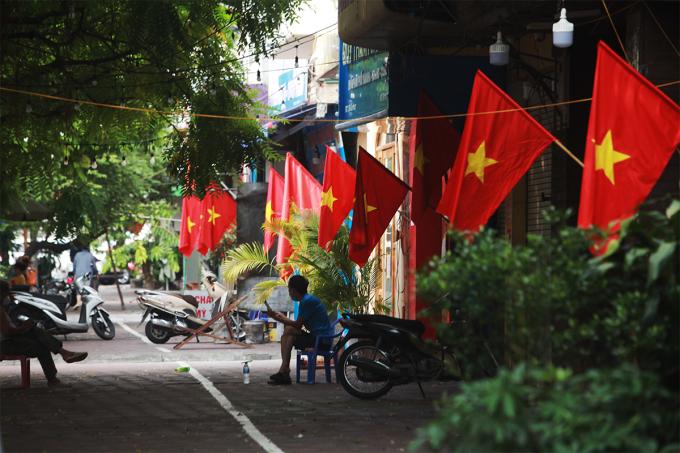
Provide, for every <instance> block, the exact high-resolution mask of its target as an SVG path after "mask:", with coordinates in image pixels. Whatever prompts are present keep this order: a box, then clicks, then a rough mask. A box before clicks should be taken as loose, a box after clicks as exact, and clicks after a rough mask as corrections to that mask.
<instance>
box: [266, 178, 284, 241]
mask: <svg viewBox="0 0 680 453" xmlns="http://www.w3.org/2000/svg"><path fill="white" fill-rule="evenodd" d="M282 210H283V176H281V175H280V174H279V173H278V172H277V171H276V170H274V168H270V169H269V186H268V187H267V205H266V207H265V209H264V220H265V221H267V222H271V221H272V220H274V219H280V218H281V211H282ZM275 236H276V233H274V232H272V231H269V230H264V250H265V252H268V251H269V249H270V248H271V247H272V245H274V238H275Z"/></svg>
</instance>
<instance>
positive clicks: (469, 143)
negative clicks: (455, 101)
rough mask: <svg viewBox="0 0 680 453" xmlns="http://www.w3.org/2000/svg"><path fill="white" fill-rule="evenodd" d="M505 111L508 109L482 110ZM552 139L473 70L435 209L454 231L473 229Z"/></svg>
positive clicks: (478, 72)
mask: <svg viewBox="0 0 680 453" xmlns="http://www.w3.org/2000/svg"><path fill="white" fill-rule="evenodd" d="M504 110H511V111H509V112H502V113H490V114H486V113H484V112H498V111H504ZM554 140H555V138H554V137H553V136H552V134H551V133H550V132H548V131H547V130H545V128H543V126H541V125H540V124H539V123H538V122H537V121H536V120H535V119H534V118H532V117H531V115H529V114H528V113H527V112H526V111H525V110H524V109H522V108H521V107H520V106H519V105H518V104H517V103H516V102H515V101H514V100H513V99H512V98H511V97H510V96H508V95H507V94H506V93H505V92H503V90H501V89H500V88H498V86H496V85H495V84H494V83H493V82H492V81H491V80H490V79H489V78H488V77H487V76H486V75H484V74H483V73H482V72H481V71H477V74H476V75H475V82H474V85H473V88H472V95H471V97H470V105H469V106H468V116H467V117H466V119H465V129H464V130H463V136H462V138H461V140H460V146H459V147H458V153H457V155H456V161H455V163H454V165H453V171H452V173H451V177H450V178H449V181H448V183H447V185H446V188H445V189H444V194H443V195H442V199H441V201H440V202H439V206H438V207H437V211H438V212H439V213H441V214H443V215H445V216H448V218H449V222H450V223H451V225H452V226H453V227H454V228H456V229H457V230H471V231H477V230H478V229H479V228H480V227H481V226H483V225H485V224H486V222H487V221H488V220H489V217H491V215H492V214H493V213H494V211H495V210H496V209H497V208H498V206H500V204H501V202H502V201H503V200H504V199H505V197H506V196H507V195H508V193H509V192H510V190H512V188H513V187H514V186H515V184H516V183H517V181H519V179H520V178H521V177H522V176H523V175H524V174H525V173H526V172H527V170H529V167H531V164H532V163H533V162H534V160H535V159H536V158H537V157H538V156H539V155H540V154H541V153H542V152H543V150H544V149H545V147H546V146H548V145H549V144H550V143H551V142H552V141H554Z"/></svg>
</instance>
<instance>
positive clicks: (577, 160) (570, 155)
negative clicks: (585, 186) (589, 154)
mask: <svg viewBox="0 0 680 453" xmlns="http://www.w3.org/2000/svg"><path fill="white" fill-rule="evenodd" d="M555 144H556V145H557V146H559V147H560V148H562V151H564V152H565V153H567V154H568V155H569V157H571V158H572V159H574V161H575V162H576V163H577V164H579V165H580V166H581V168H583V162H581V161H580V160H579V158H578V157H576V156H574V153H572V152H571V151H569V149H567V147H566V146H564V145H563V144H562V142H561V141H559V140H558V139H555Z"/></svg>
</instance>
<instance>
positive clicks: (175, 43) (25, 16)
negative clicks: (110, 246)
mask: <svg viewBox="0 0 680 453" xmlns="http://www.w3.org/2000/svg"><path fill="white" fill-rule="evenodd" d="M300 1H301V0H276V1H267V2H261V1H257V0H233V1H229V0H228V1H224V2H221V1H220V2H218V1H214V0H185V1H172V2H170V1H151V2H149V1H123V0H116V1H107V2H80V1H69V0H64V1H58V2H55V1H47V0H35V1H21V0H14V1H4V2H2V4H0V8H1V10H0V36H1V38H2V40H1V46H2V49H1V52H0V86H2V88H3V89H10V90H19V91H22V92H24V93H20V92H17V91H2V92H0V115H1V118H0V119H1V121H2V125H3V127H2V131H1V132H0V149H1V150H2V151H0V153H1V154H2V156H1V157H2V162H3V165H2V166H0V202H2V203H3V204H4V203H6V202H7V200H8V199H10V198H12V197H20V198H21V197H23V198H37V199H43V200H55V201H54V208H55V209H56V210H57V212H59V214H58V216H60V217H59V218H64V217H66V218H71V219H72V218H75V217H77V216H74V213H73V209H74V208H76V207H84V208H87V207H88V204H92V205H98V204H100V202H99V201H90V200H88V197H89V196H90V195H93V194H94V191H95V190H94V189H96V190H101V187H97V186H96V184H101V185H102V187H104V188H107V189H110V188H111V186H112V185H114V184H117V183H118V182H119V180H118V179H117V178H119V177H124V173H125V172H124V171H118V170H116V169H114V168H110V169H104V168H102V169H98V170H97V172H96V173H101V174H106V176H107V180H106V181H99V182H98V183H96V182H92V181H91V180H92V176H91V175H90V174H88V173H87V171H86V170H85V168H86V167H87V165H89V163H90V162H92V161H93V160H96V161H97V162H98V163H100V162H105V161H108V162H111V163H112V166H113V164H120V163H121V162H122V161H123V159H124V158H125V159H126V160H127V161H128V162H129V163H132V162H130V161H131V160H132V158H133V155H131V153H133V152H134V151H135V150H136V154H135V155H136V156H141V155H142V154H143V153H144V152H145V153H146V158H147V159H148V158H149V156H150V151H149V148H151V147H155V148H156V149H157V150H158V151H157V153H160V152H164V153H165V155H166V160H165V162H166V163H167V169H168V170H169V171H170V173H171V174H172V175H174V176H175V177H177V178H178V181H179V182H181V183H182V184H184V185H185V189H186V190H188V191H191V190H196V191H198V192H201V191H202V190H203V189H204V188H205V186H206V185H207V184H208V183H209V182H210V181H211V180H219V179H221V178H223V177H224V174H225V173H228V172H232V171H234V170H236V169H238V168H239V167H240V166H241V165H242V164H243V163H249V162H256V161H257V160H258V159H260V158H262V156H263V155H266V154H267V153H268V152H269V149H270V147H269V143H268V142H267V140H266V137H265V136H264V134H263V132H262V130H261V128H260V127H259V126H258V124H257V122H255V121H252V120H248V121H243V120H241V121H236V120H231V121H226V120H217V119H208V118H201V119H197V118H195V117H186V114H187V113H189V112H194V113H196V112H197V113H218V114H221V115H233V116H239V117H243V116H252V115H253V114H254V113H257V111H258V108H259V107H258V105H257V104H256V103H255V102H254V101H253V97H252V95H251V93H249V91H248V89H247V88H246V87H245V79H244V74H243V68H242V66H241V61H240V60H239V59H238V57H237V54H236V52H237V50H239V49H241V50H244V51H246V52H249V51H250V52H252V53H254V54H264V53H265V51H266V49H267V48H269V47H268V46H271V45H272V43H273V42H275V41H276V36H275V34H276V31H277V29H278V27H279V25H280V24H281V23H282V22H283V21H291V20H292V19H293V18H294V14H295V11H296V7H297V5H299V3H300ZM26 92H31V93H42V94H45V95H48V96H56V97H63V98H69V99H76V100H83V101H92V102H96V103H105V104H112V105H116V106H122V107H133V108H140V109H149V110H148V111H146V112H138V111H129V110H115V109H110V108H102V107H100V106H95V105H90V104H86V103H82V104H79V103H73V102H64V101H63V100H58V99H49V98H47V97H44V96H43V97H38V96H31V95H28V94H27V93H26ZM158 111H161V112H171V113H168V114H162V113H158ZM157 156H158V154H157ZM65 162H68V165H66V164H65ZM79 164H80V165H79ZM100 166H103V165H100ZM188 181H192V183H191V184H189V183H188ZM139 182H140V183H143V181H139ZM91 189H92V190H91ZM130 189H131V190H130V194H131V195H132V196H134V195H135V194H140V193H143V192H144V187H131V188H130ZM119 195H120V194H119ZM125 198H126V197H118V198H115V199H109V200H108V203H109V205H110V206H112V207H114V209H113V210H114V213H112V215H116V214H117V212H116V211H117V210H116V209H115V205H114V203H119V204H124V203H127V202H128V200H126V199H125ZM108 221H109V219H99V218H94V216H92V215H90V216H89V218H88V219H87V220H86V223H87V224H88V228H90V229H92V230H97V227H98V226H99V225H104V224H106V222H108ZM59 223H60V225H59V226H58V227H55V229H54V231H55V232H58V234H63V233H65V232H66V231H68V230H72V229H73V224H72V222H70V221H66V223H62V222H61V221H59Z"/></svg>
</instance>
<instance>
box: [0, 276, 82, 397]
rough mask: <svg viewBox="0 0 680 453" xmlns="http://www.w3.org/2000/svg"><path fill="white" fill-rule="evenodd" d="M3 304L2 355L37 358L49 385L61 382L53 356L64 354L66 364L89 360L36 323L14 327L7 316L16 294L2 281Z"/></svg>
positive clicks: (0, 307)
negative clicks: (65, 345) (64, 346)
mask: <svg viewBox="0 0 680 453" xmlns="http://www.w3.org/2000/svg"><path fill="white" fill-rule="evenodd" d="M0 301H1V303H0V354H8V355H26V356H29V357H37V358H38V361H40V366H41V367H42V369H43V373H45V377H46V378H47V384H48V385H56V384H59V383H60V382H61V381H59V379H57V367H56V366H54V360H52V355H51V354H60V355H61V357H62V358H63V359H64V361H65V362H66V363H73V362H80V361H81V360H84V359H85V358H86V357H87V352H73V351H68V350H66V349H64V348H63V346H62V343H61V341H59V340H57V339H56V338H54V337H53V336H52V335H50V334H48V333H47V332H45V331H44V330H42V329H40V328H38V327H36V325H35V322H34V321H32V320H29V321H26V322H24V323H22V324H21V325H20V326H14V325H13V324H12V321H11V320H10V318H9V315H8V314H7V306H8V305H9V303H11V301H12V293H11V292H10V288H9V283H8V282H7V281H6V280H0Z"/></svg>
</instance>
